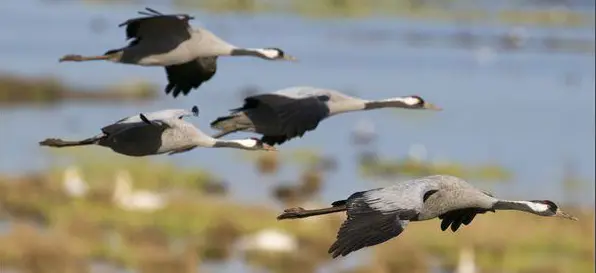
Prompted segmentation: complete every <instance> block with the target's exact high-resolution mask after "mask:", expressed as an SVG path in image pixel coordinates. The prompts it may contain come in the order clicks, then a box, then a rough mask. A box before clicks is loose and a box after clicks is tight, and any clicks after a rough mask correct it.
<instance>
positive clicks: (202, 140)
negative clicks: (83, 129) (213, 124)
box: [97, 118, 212, 156]
mask: <svg viewBox="0 0 596 273" xmlns="http://www.w3.org/2000/svg"><path fill="white" fill-rule="evenodd" d="M149 120H151V121H152V122H155V123H154V124H147V123H145V122H143V121H140V122H133V123H127V124H126V126H125V127H123V128H120V129H119V130H117V131H114V132H112V133H110V132H109V131H105V130H103V131H104V134H106V133H107V134H106V135H105V137H102V138H100V139H99V141H98V143H97V144H98V145H100V146H104V147H108V148H110V149H112V150H113V151H114V152H117V153H120V154H124V155H128V156H147V155H158V154H164V153H179V152H185V151H189V150H191V149H193V148H195V147H197V146H203V147H209V146H211V145H212V143H211V142H209V139H210V138H209V136H207V135H205V134H204V133H203V132H201V131H200V130H199V129H198V128H196V127H195V126H194V125H193V124H191V123H189V122H187V121H185V120H183V119H178V118H167V119H150V118H149Z"/></svg>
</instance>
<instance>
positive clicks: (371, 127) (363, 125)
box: [352, 119, 377, 144]
mask: <svg viewBox="0 0 596 273" xmlns="http://www.w3.org/2000/svg"><path fill="white" fill-rule="evenodd" d="M376 137H377V129H376V127H375V123H374V122H373V121H372V120H369V119H360V120H358V121H357V122H356V124H354V127H353V128H352V141H353V142H354V143H355V144H368V143H370V142H372V141H373V140H374V139H375V138H376Z"/></svg>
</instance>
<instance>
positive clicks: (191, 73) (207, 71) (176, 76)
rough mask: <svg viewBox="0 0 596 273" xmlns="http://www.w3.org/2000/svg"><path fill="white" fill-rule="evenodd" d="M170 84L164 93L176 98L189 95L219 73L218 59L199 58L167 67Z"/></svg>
mask: <svg viewBox="0 0 596 273" xmlns="http://www.w3.org/2000/svg"><path fill="white" fill-rule="evenodd" d="M165 69H166V74H167V77H168V84H167V85H166V87H165V89H164V91H165V92H166V94H170V93H172V96H174V98H176V97H178V95H180V94H181V93H182V94H184V95H188V93H190V91H191V90H192V89H196V88H199V86H201V84H203V83H204V82H206V81H208V80H210V79H211V78H212V77H213V75H215V72H216V71H217V57H204V58H197V59H196V60H194V61H191V62H187V63H183V64H178V65H171V66H166V67H165Z"/></svg>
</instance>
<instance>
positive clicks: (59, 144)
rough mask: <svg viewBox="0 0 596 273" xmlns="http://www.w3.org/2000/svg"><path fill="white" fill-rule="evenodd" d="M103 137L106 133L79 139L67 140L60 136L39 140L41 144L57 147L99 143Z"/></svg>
mask: <svg viewBox="0 0 596 273" xmlns="http://www.w3.org/2000/svg"><path fill="white" fill-rule="evenodd" d="M103 137H105V135H97V136H94V137H90V138H87V139H83V140H78V141H67V140H62V139H59V138H48V139H46V140H44V141H41V142H39V145H40V146H49V147H56V148H62V147H72V146H84V145H93V144H97V143H98V142H99V140H101V139H102V138H103Z"/></svg>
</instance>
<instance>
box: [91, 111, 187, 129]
mask: <svg viewBox="0 0 596 273" xmlns="http://www.w3.org/2000/svg"><path fill="white" fill-rule="evenodd" d="M191 115H196V114H195V113H193V112H191V111H188V110H185V109H166V110H161V111H156V112H150V113H147V114H145V117H146V118H147V119H148V120H150V121H158V120H167V119H174V118H182V117H186V116H191ZM143 124H144V122H143V120H142V119H141V117H140V115H134V116H130V117H126V118H123V119H120V120H118V121H116V122H114V123H113V124H110V125H107V126H105V127H103V128H101V131H102V132H103V133H104V134H107V135H109V134H114V133H116V132H118V131H120V130H122V129H125V128H130V127H134V126H139V125H143Z"/></svg>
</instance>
